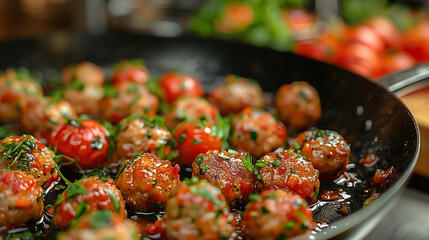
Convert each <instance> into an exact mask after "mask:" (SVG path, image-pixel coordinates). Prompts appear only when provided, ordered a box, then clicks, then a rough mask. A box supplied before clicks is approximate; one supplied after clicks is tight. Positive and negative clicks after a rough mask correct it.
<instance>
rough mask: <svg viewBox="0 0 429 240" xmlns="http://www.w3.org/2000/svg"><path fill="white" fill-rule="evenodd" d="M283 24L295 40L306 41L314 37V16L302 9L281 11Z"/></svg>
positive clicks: (315, 21) (315, 19)
mask: <svg viewBox="0 0 429 240" xmlns="http://www.w3.org/2000/svg"><path fill="white" fill-rule="evenodd" d="M283 21H284V24H285V25H286V26H287V27H288V28H290V29H291V30H292V31H293V33H294V36H295V37H296V38H297V39H308V38H312V37H314V36H315V34H314V33H315V31H314V29H315V28H316V23H317V21H318V20H317V18H316V16H315V15H314V14H313V13H311V12H309V11H308V10H306V9H304V8H292V9H285V10H283Z"/></svg>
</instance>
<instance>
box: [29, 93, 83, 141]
mask: <svg viewBox="0 0 429 240" xmlns="http://www.w3.org/2000/svg"><path fill="white" fill-rule="evenodd" d="M75 117H76V112H75V110H74V108H73V107H72V106H71V105H70V104H69V103H68V102H66V101H59V102H56V101H54V100H53V99H51V98H49V97H43V98H38V99H35V100H33V101H30V102H28V103H27V104H26V105H24V106H23V107H22V115H21V123H22V126H23V127H24V129H25V131H27V132H29V133H46V134H50V132H52V131H53V130H54V128H55V127H56V126H57V125H61V124H64V123H66V121H67V118H75Z"/></svg>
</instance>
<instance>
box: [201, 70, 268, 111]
mask: <svg viewBox="0 0 429 240" xmlns="http://www.w3.org/2000/svg"><path fill="white" fill-rule="evenodd" d="M209 99H210V101H212V102H213V103H214V104H215V105H216V107H217V108H218V109H219V111H220V113H221V114H222V115H224V116H225V115H228V114H231V113H233V114H235V113H238V112H240V111H242V110H243V109H244V108H246V107H255V108H262V107H264V96H263V92H262V89H261V87H259V85H258V84H256V82H253V81H251V80H248V79H246V78H242V77H238V76H234V75H229V76H227V77H226V83H225V85H222V86H219V87H216V88H214V89H213V90H211V91H210V93H209Z"/></svg>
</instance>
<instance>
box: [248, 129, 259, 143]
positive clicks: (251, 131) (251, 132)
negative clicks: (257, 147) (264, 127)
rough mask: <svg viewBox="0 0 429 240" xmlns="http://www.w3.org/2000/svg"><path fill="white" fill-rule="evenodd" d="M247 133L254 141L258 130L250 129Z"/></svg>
mask: <svg viewBox="0 0 429 240" xmlns="http://www.w3.org/2000/svg"><path fill="white" fill-rule="evenodd" d="M249 134H250V138H252V140H253V141H254V142H255V143H256V140H257V139H258V132H256V131H255V130H250V131H249Z"/></svg>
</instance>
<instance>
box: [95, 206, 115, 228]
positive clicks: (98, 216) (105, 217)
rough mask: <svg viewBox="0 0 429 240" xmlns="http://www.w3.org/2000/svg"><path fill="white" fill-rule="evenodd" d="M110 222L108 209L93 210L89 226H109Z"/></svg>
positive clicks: (110, 217)
mask: <svg viewBox="0 0 429 240" xmlns="http://www.w3.org/2000/svg"><path fill="white" fill-rule="evenodd" d="M111 222H112V213H111V212H110V211H108V210H101V211H98V212H94V213H93V214H92V217H91V222H90V223H89V224H90V227H91V228H92V229H97V228H103V227H110V225H111Z"/></svg>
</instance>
